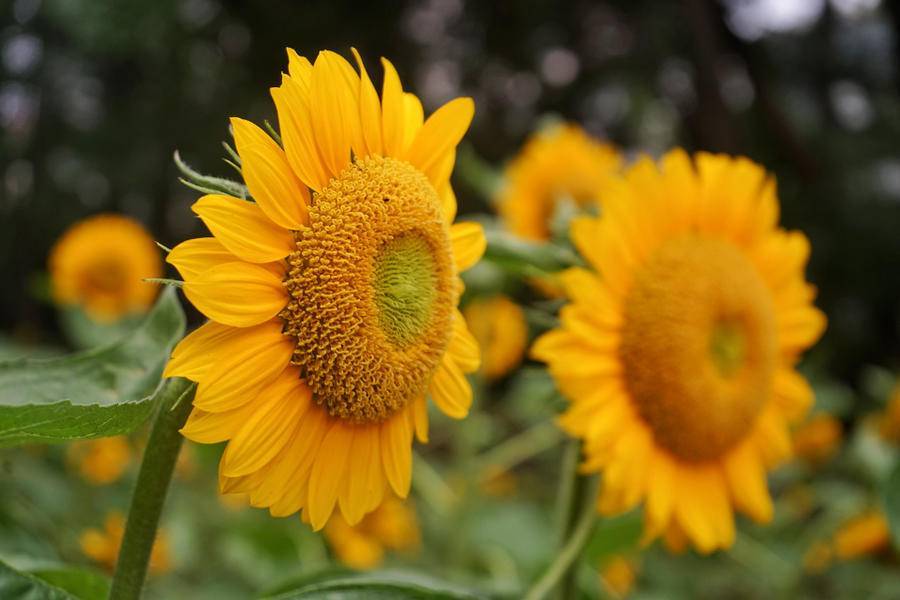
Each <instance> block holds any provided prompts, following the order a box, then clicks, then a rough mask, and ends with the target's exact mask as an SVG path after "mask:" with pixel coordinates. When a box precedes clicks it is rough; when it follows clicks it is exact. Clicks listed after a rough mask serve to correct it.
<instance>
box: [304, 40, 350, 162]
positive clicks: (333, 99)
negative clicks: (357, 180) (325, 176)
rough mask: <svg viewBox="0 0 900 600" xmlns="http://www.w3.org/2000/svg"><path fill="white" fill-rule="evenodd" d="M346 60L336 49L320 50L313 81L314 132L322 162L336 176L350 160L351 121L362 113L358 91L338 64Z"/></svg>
mask: <svg viewBox="0 0 900 600" xmlns="http://www.w3.org/2000/svg"><path fill="white" fill-rule="evenodd" d="M343 60H344V59H343V58H342V57H340V56H339V55H337V54H335V53H334V52H329V51H327V50H325V51H322V52H320V53H319V56H318V57H316V62H315V63H314V64H313V71H312V78H311V80H310V91H309V107H310V115H311V116H312V126H313V133H314V134H315V137H316V146H317V147H318V148H319V154H320V156H321V157H322V161H323V162H324V163H325V166H326V167H328V171H329V174H330V175H331V176H332V177H337V176H338V175H340V174H341V173H342V172H343V170H344V169H345V168H347V165H348V164H349V163H350V146H351V142H352V139H353V126H352V125H351V123H350V121H351V119H354V118H358V117H357V115H358V114H359V109H358V107H357V104H356V98H355V95H354V92H353V90H351V89H350V87H349V86H348V85H347V81H346V79H345V78H344V76H343V74H342V73H341V67H340V65H339V63H338V61H343Z"/></svg>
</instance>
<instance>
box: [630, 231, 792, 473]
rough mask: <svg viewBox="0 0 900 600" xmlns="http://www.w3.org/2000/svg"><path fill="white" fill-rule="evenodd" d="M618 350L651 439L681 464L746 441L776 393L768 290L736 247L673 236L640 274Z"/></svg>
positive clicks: (704, 458) (636, 280)
mask: <svg viewBox="0 0 900 600" xmlns="http://www.w3.org/2000/svg"><path fill="white" fill-rule="evenodd" d="M619 352H620V357H621V360H622V364H623V366H624V374H625V381H626V386H627V388H628V391H629V393H630V395H631V397H632V398H633V400H634V402H635V404H636V406H637V409H638V412H639V413H640V415H641V417H642V418H643V420H644V421H645V422H646V423H647V424H648V425H649V427H650V429H651V430H652V432H653V436H654V439H655V440H656V441H657V442H658V443H659V444H660V445H661V446H663V447H665V448H667V449H668V450H669V451H670V452H672V453H673V454H674V455H675V456H677V457H679V458H681V459H683V460H687V461H695V462H699V461H706V460H711V459H714V458H716V457H718V456H720V455H721V454H722V453H723V452H726V451H727V450H729V449H730V448H731V447H733V446H734V445H735V444H736V443H737V442H739V441H740V440H741V439H743V438H744V436H745V435H746V434H747V433H748V432H749V430H750V428H751V427H752V426H753V424H754V422H755V420H756V417H757V415H758V414H759V411H760V409H761V408H762V406H763V404H764V403H765V401H766V399H767V398H768V397H769V395H770V392H771V387H772V377H773V373H774V368H775V360H776V340H775V320H774V309H773V306H772V299H771V295H770V293H769V292H768V290H767V288H766V287H765V284H764V283H763V281H762V280H761V279H760V277H759V275H758V274H757V272H756V270H755V269H754V267H753V265H752V264H751V263H750V262H749V260H748V259H747V258H746V257H745V256H744V255H743V254H742V253H741V252H740V251H739V249H738V248H737V247H735V246H734V245H732V244H730V243H727V242H724V241H720V240H715V239H708V238H703V237H698V236H693V235H691V236H685V237H682V238H677V239H674V240H671V241H669V242H667V243H666V244H664V245H662V246H661V247H660V248H659V249H658V250H657V251H656V253H655V254H654V255H653V256H652V257H651V259H650V260H649V261H648V262H647V263H646V264H645V265H644V266H643V267H642V269H641V270H640V271H639V272H638V273H637V274H636V276H635V279H634V283H633V284H632V288H631V290H630V291H629V293H628V297H627V299H626V309H625V324H624V327H623V330H622V341H621V345H620V350H619Z"/></svg>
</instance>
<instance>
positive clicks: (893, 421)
mask: <svg viewBox="0 0 900 600" xmlns="http://www.w3.org/2000/svg"><path fill="white" fill-rule="evenodd" d="M877 425H878V432H879V433H880V434H881V437H882V438H884V439H885V440H887V441H889V442H898V441H900V383H897V384H896V385H895V386H894V389H893V391H891V396H890V398H888V402H887V406H886V407H885V409H884V412H882V413H881V414H880V415H879V416H878V418H877Z"/></svg>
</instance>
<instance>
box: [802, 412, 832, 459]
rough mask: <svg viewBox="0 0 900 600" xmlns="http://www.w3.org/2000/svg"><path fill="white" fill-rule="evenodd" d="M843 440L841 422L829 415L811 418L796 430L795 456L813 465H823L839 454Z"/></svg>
mask: <svg viewBox="0 0 900 600" xmlns="http://www.w3.org/2000/svg"><path fill="white" fill-rule="evenodd" d="M841 438H843V429H842V427H841V422H840V421H839V420H838V419H836V418H835V417H834V416H832V415H830V414H828V413H819V414H817V415H813V416H812V417H810V418H809V419H808V420H807V421H806V422H805V423H803V424H802V425H801V426H800V427H798V428H797V429H795V430H794V433H793V444H794V455H795V456H797V457H799V458H802V459H803V460H805V461H806V462H808V463H810V464H811V465H821V464H822V463H824V462H826V461H828V459H830V458H831V457H832V456H834V454H835V453H836V452H837V450H838V448H840V445H841Z"/></svg>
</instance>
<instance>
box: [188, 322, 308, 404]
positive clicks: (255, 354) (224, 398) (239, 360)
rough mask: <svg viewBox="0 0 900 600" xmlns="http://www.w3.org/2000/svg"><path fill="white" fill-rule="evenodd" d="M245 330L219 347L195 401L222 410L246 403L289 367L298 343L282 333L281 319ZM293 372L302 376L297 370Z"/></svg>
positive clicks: (296, 376) (198, 388) (198, 389)
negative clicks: (214, 360)
mask: <svg viewBox="0 0 900 600" xmlns="http://www.w3.org/2000/svg"><path fill="white" fill-rule="evenodd" d="M241 333H242V335H240V336H232V337H231V338H229V339H228V340H227V341H226V342H224V343H222V344H220V346H219V348H218V349H217V356H216V359H217V360H216V362H215V364H214V365H213V366H212V367H211V368H210V369H209V371H207V373H206V376H205V377H204V379H203V381H202V382H200V385H199V386H198V387H197V395H196V397H195V398H194V404H195V405H196V406H198V407H199V408H202V409H203V410H206V411H209V412H220V411H225V410H231V409H234V408H237V407H239V406H242V405H243V404H245V403H247V402H249V401H251V400H253V399H254V398H255V397H256V396H257V395H258V394H259V393H260V392H259V390H260V389H263V388H265V387H266V386H268V385H269V384H270V383H271V382H272V381H273V380H274V379H275V378H276V377H278V376H279V375H280V374H281V373H282V371H284V370H285V369H286V368H287V367H288V364H289V363H290V360H291V355H292V354H293V352H294V343H293V341H292V339H291V338H289V337H288V336H286V335H282V333H281V323H280V322H279V321H278V320H277V319H273V320H271V321H268V322H266V323H263V324H262V325H257V326H255V327H247V328H243V329H241ZM290 371H291V373H292V374H293V375H292V376H293V377H294V378H299V375H298V373H297V371H296V369H293V368H292V369H290Z"/></svg>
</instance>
